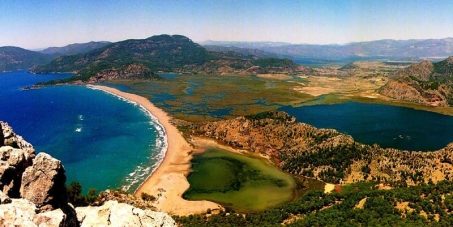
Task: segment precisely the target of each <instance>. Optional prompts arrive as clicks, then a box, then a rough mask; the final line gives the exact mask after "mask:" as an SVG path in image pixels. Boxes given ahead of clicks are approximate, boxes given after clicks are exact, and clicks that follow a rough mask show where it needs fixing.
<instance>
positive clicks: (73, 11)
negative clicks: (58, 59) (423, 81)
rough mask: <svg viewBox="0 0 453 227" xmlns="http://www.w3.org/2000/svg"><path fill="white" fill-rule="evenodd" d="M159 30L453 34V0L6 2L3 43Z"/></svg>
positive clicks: (322, 35)
mask: <svg viewBox="0 0 453 227" xmlns="http://www.w3.org/2000/svg"><path fill="white" fill-rule="evenodd" d="M158 34H181V35H185V36H188V37H189V38H191V39H192V40H194V41H204V40H219V41H281V42H290V43H313V44H327V43H338V44H343V43H348V42H355V41H369V40H378V39H425V38H446V37H453V1H451V0H443V1H436V0H425V1H417V0H402V1H400V0H389V1H387V0H376V1H375V0H363V1H359V0H357V1H354V0H344V1H343V0H332V1H327V0H326V1H323V0H310V1H308V0H307V1H306V0H288V1H287V0H272V1H266V0H261V1H255V0H127V1H122V0H112V1H106V0H104V1H102V0H94V1H93V0H87V1H84V0H78V1H75V0H74V1H72V0H61V1H60V0H47V1H46V0H37V1H29V0H11V1H10V0H1V1H0V46H19V47H23V48H28V49H32V48H43V47H49V46H64V45H67V44H71V43H82V42H88V41H120V40H125V39H142V38H147V37H150V36H153V35H158Z"/></svg>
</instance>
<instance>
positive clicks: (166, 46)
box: [31, 34, 309, 82]
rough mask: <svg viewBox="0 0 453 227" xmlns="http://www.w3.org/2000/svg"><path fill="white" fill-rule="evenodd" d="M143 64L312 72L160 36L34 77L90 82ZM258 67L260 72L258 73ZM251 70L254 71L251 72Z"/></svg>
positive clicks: (65, 61) (188, 69)
mask: <svg viewBox="0 0 453 227" xmlns="http://www.w3.org/2000/svg"><path fill="white" fill-rule="evenodd" d="M129 64H140V65H143V66H145V67H147V68H148V69H150V70H152V71H154V72H176V73H204V74H209V73H220V74H253V73H256V72H260V73H269V72H271V73H272V72H278V73H282V72H283V73H288V72H296V71H307V72H308V71H309V70H308V68H306V67H303V66H300V65H297V64H296V63H294V62H293V61H292V60H288V59H278V58H270V59H269V60H267V61H266V60H263V58H259V57H256V56H245V55H242V54H240V53H236V52H213V51H208V50H206V49H205V48H203V47H202V46H201V45H199V44H197V43H194V42H193V41H192V40H191V39H189V38H187V37H185V36H182V35H172V36H171V35H165V34H164V35H158V36H151V37H149V38H147V39H129V40H124V41H120V42H116V43H111V44H108V45H106V46H104V47H102V48H98V49H95V50H92V51H90V52H88V53H85V54H78V55H71V56H60V57H57V58H56V59H55V60H54V61H52V62H50V63H49V64H47V65H44V66H37V67H34V68H32V69H31V71H32V72H34V73H54V72H75V73H76V75H75V76H74V78H71V79H69V80H67V82H69V81H74V80H81V81H85V82H86V81H88V80H89V79H90V78H91V77H92V76H94V75H96V74H97V73H98V72H101V71H103V70H109V69H117V68H120V67H122V66H124V65H129ZM257 67H258V69H257ZM249 69H250V70H249Z"/></svg>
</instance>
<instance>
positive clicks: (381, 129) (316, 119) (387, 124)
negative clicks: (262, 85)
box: [280, 102, 453, 151]
mask: <svg viewBox="0 0 453 227" xmlns="http://www.w3.org/2000/svg"><path fill="white" fill-rule="evenodd" d="M280 110H282V111H285V112H287V113H289V114H290V115H293V116H295V117H296V119H297V120H298V121H300V122H305V123H308V124H311V125H313V126H315V127H317V128H334V129H337V130H338V131H340V132H343V133H347V134H349V135H351V136H353V137H354V139H355V140H356V141H358V142H362V143H365V144H374V143H376V144H379V145H380V146H381V147H385V148H388V147H391V148H398V149H404V150H420V151H427V150H437V149H440V148H443V147H445V146H446V145H447V144H448V143H450V142H453V117H451V116H446V115H442V114H437V113H432V112H427V111H421V110H414V109H410V108H405V107H396V106H387V105H379V104H365V103H357V102H347V103H343V104H335V105H315V106H303V107H297V108H293V107H289V106H285V107H281V108H280Z"/></svg>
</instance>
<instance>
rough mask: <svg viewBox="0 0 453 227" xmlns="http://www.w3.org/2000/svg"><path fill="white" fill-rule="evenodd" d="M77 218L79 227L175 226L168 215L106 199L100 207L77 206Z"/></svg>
mask: <svg viewBox="0 0 453 227" xmlns="http://www.w3.org/2000/svg"><path fill="white" fill-rule="evenodd" d="M76 212H77V219H78V221H79V223H80V226H81V227H94V226H111V227H120V226H122V227H126V226H128V227H129V226H130V227H133V226H134V227H135V226H137V227H142V226H143V227H144V226H160V227H175V226H176V223H175V221H174V220H173V219H172V218H171V217H170V215H168V214H166V213H161V212H155V211H151V210H142V209H139V208H136V207H133V206H131V205H128V204H125V203H118V202H117V201H108V202H106V203H105V204H104V205H102V206H100V207H77V208H76Z"/></svg>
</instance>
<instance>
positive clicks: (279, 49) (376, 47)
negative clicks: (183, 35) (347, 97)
mask: <svg viewBox="0 0 453 227" xmlns="http://www.w3.org/2000/svg"><path fill="white" fill-rule="evenodd" d="M201 44H202V45H219V46H227V47H240V48H251V49H258V50H262V51H266V52H269V53H274V54H278V55H284V56H291V57H294V58H325V59H331V58H347V57H392V58H418V57H422V58H427V57H447V56H451V55H453V38H445V39H411V40H390V39H385V40H376V41H370V42H354V43H348V44H344V45H338V44H329V45H316V44H289V43H274V42H223V41H222V42H216V41H206V42H202V43H201Z"/></svg>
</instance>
